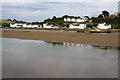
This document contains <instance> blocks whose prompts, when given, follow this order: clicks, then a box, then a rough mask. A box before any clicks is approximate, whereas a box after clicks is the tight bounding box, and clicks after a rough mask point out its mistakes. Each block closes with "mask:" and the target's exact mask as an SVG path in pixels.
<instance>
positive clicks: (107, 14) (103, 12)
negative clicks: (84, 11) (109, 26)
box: [102, 11, 110, 17]
mask: <svg viewBox="0 0 120 80" xmlns="http://www.w3.org/2000/svg"><path fill="white" fill-rule="evenodd" d="M102 14H103V15H104V17H107V16H109V15H110V14H109V12H108V11H102Z"/></svg>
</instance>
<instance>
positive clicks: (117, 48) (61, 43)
mask: <svg viewBox="0 0 120 80" xmlns="http://www.w3.org/2000/svg"><path fill="white" fill-rule="evenodd" d="M44 42H45V43H48V44H50V45H51V44H52V45H53V46H55V45H63V46H80V47H83V46H91V47H94V48H98V49H102V50H108V49H116V50H120V47H119V46H103V45H87V44H77V43H63V42H54V41H53V42H50V41H44Z"/></svg>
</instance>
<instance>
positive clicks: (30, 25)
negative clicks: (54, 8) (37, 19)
mask: <svg viewBox="0 0 120 80" xmlns="http://www.w3.org/2000/svg"><path fill="white" fill-rule="evenodd" d="M10 27H12V28H22V27H23V28H42V25H33V24H22V23H14V24H10Z"/></svg>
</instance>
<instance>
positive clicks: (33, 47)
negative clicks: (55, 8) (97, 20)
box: [0, 38, 118, 78]
mask: <svg viewBox="0 0 120 80" xmlns="http://www.w3.org/2000/svg"><path fill="white" fill-rule="evenodd" d="M0 40H2V77H3V78H117V77H118V48H117V47H114V46H98V45H88V44H73V43H72V44H70V43H57V42H47V41H40V40H24V39H12V38H2V39H0Z"/></svg>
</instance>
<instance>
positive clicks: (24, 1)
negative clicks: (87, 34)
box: [1, 0, 118, 22]
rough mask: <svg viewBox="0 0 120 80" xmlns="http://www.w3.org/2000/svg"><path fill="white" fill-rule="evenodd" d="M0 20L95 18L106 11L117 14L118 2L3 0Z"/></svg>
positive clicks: (108, 0) (99, 0)
mask: <svg viewBox="0 0 120 80" xmlns="http://www.w3.org/2000/svg"><path fill="white" fill-rule="evenodd" d="M1 6H2V17H1V19H17V20H22V21H28V22H35V21H39V22H40V21H44V20H45V19H48V18H52V17H53V16H56V17H61V16H63V15H70V16H81V17H82V16H89V17H93V16H94V17H95V16H98V15H99V14H101V13H102V11H103V10H107V11H108V12H109V13H110V14H112V13H115V12H118V0H114V2H113V0H89V1H87V0H86V2H85V1H84V0H76V1H75V0H47V1H45V0H3V1H2V5H1Z"/></svg>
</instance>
